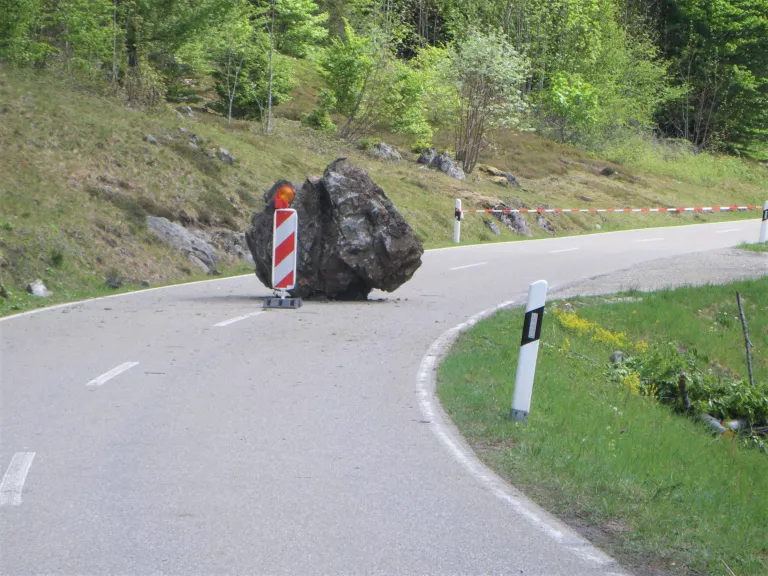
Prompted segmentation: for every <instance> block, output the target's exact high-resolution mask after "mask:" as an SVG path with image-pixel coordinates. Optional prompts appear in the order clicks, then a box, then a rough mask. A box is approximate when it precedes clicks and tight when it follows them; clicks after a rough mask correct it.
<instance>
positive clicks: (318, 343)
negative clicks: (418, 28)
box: [0, 221, 759, 576]
mask: <svg viewBox="0 0 768 576" xmlns="http://www.w3.org/2000/svg"><path fill="white" fill-rule="evenodd" d="M758 229H759V222H758V221H740V222H725V223H719V224H712V225H698V226H686V227H677V228H663V229H652V230H638V231H629V232H621V233H608V234H599V235H592V236H584V237H569V238H559V239H551V240H543V241H529V242H517V243H508V244H494V245H485V246H471V247H460V248H455V249H446V250H435V251H430V252H428V253H426V254H425V256H424V265H423V266H422V268H421V269H420V270H419V271H418V272H417V273H416V275H415V277H414V278H413V280H412V281H411V282H409V283H408V284H406V285H405V286H404V287H403V288H401V289H400V290H398V291H397V292H396V293H394V294H388V295H385V294H374V295H373V296H374V298H381V300H373V301H369V302H361V303H313V302H308V303H306V304H305V306H304V307H303V308H301V309H300V310H298V311H284V310H279V311H269V312H265V313H261V312H260V306H261V300H260V299H259V297H264V296H267V295H269V291H268V290H267V289H266V288H264V287H263V286H261V285H260V284H259V282H258V280H257V279H256V278H255V277H253V276H249V277H239V278H234V279H224V280H217V281H211V282H205V283H197V284H191V285H184V286H178V287H173V288H169V289H157V290H147V291H144V292H141V293H136V294H131V295H123V296H120V297H112V298H107V299H100V300H95V301H91V302H87V303H84V304H79V305H75V306H67V307H61V308H56V309H54V310H49V311H43V312H39V313H33V314H27V315H22V316H18V317H14V318H9V319H5V320H4V321H0V344H1V346H2V348H0V362H1V366H0V377H1V382H0V393H1V396H0V400H1V402H2V403H1V404H0V416H2V421H1V423H0V434H1V435H0V474H1V475H3V477H4V479H3V483H2V485H0V573H2V574H7V575H9V576H23V575H32V574H51V575H76V574H77V575H100V576H101V575H165V574H167V575H170V574H179V575H181V574H183V575H197V574H200V575H203V574H206V575H213V574H217V575H219V574H220V575H224V574H297V575H306V576H310V575H330V574H441V575H442V574H521V575H525V576H537V575H540V576H545V575H558V574H563V575H584V576H587V575H589V576H595V575H607V574H622V573H623V570H622V569H621V568H620V567H619V566H617V565H616V564H615V563H614V562H613V561H611V559H610V558H608V557H607V556H605V555H603V554H602V553H601V552H599V551H598V550H597V549H595V548H593V547H591V546H590V545H589V544H588V543H586V542H585V541H583V540H582V539H580V538H579V537H578V536H576V535H575V534H574V533H572V532H571V531H569V530H568V529H567V528H565V527H564V526H563V525H561V524H559V523H558V522H557V521H555V520H553V519H552V518H550V517H549V516H548V515H546V514H544V513H543V512H541V511H539V510H537V509H536V508H535V507H533V506H532V505H530V503H527V501H526V500H525V499H524V498H522V497H520V496H519V495H516V493H515V491H514V489H512V488H509V487H503V486H502V487H501V488H499V479H498V478H495V477H494V476H493V475H491V474H489V473H488V471H487V470H484V469H482V467H479V465H478V463H477V461H475V460H473V457H472V455H471V454H468V453H467V451H466V448H465V447H463V446H462V444H461V441H460V439H458V438H456V436H455V432H454V431H453V430H452V428H451V426H450V425H449V424H446V423H445V422H444V421H443V419H442V418H441V417H440V414H439V412H440V409H439V406H437V404H436V403H435V401H434V399H433V398H431V397H425V392H424V390H423V389H422V384H421V383H420V382H419V377H420V367H422V365H423V363H424V361H425V358H424V356H425V354H426V353H427V351H428V350H429V349H430V346H432V344H433V343H434V342H435V341H436V339H438V338H439V337H440V336H441V334H443V333H445V332H446V331H447V330H449V329H451V328H452V327H454V326H456V325H457V324H460V323H462V322H465V321H466V320H467V319H468V318H470V317H472V316H473V315H475V314H477V313H479V312H481V311H482V310H486V309H488V308H490V307H493V306H495V305H497V304H499V303H500V302H503V301H509V300H516V301H517V302H519V303H522V302H523V300H524V297H525V296H524V295H525V292H526V290H527V287H528V285H529V283H530V282H532V281H534V280H539V279H546V280H547V281H548V282H549V283H550V286H553V285H555V286H557V285H563V284H565V283H568V282H571V281H574V280H577V279H580V278H585V277H590V276H594V275H597V274H602V273H607V272H611V271H613V270H618V269H623V268H627V267H629V266H632V265H633V264H637V263H640V262H645V261H649V260H652V259H657V258H662V257H667V256H674V255H679V254H686V253H691V252H696V251H703V250H708V249H712V248H721V247H726V246H733V245H736V244H738V243H740V242H742V241H745V240H752V241H754V240H755V239H756V238H757V235H758ZM627 288H630V287H627ZM421 376H423V374H421ZM427 396H429V394H427ZM430 407H432V409H433V410H434V411H435V414H434V418H431V417H429V414H427V416H425V410H426V412H428V411H429V409H430ZM510 495H511V496H510Z"/></svg>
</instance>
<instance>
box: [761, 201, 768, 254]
mask: <svg viewBox="0 0 768 576" xmlns="http://www.w3.org/2000/svg"><path fill="white" fill-rule="evenodd" d="M766 235H768V200H766V201H765V204H763V223H762V224H761V225H760V243H761V244H765V241H766Z"/></svg>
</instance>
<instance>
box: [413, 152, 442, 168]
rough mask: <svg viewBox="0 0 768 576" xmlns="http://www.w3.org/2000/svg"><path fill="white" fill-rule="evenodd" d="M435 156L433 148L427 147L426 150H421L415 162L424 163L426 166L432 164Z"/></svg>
mask: <svg viewBox="0 0 768 576" xmlns="http://www.w3.org/2000/svg"><path fill="white" fill-rule="evenodd" d="M435 158H437V152H436V151H435V149H434V148H427V149H426V150H424V151H422V153H421V154H420V155H419V158H418V159H417V160H416V163H417V164H424V165H426V166H433V163H434V161H435Z"/></svg>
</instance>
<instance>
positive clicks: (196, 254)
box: [147, 216, 221, 274]
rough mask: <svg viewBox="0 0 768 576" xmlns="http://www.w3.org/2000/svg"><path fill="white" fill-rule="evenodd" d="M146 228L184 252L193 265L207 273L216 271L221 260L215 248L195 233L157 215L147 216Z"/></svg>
mask: <svg viewBox="0 0 768 576" xmlns="http://www.w3.org/2000/svg"><path fill="white" fill-rule="evenodd" d="M147 229H148V230H149V231H150V232H151V233H152V234H154V235H155V236H157V237H158V238H160V239H161V240H164V241H165V242H167V243H168V244H170V245H171V246H173V247H174V248H176V249H177V250H181V251H182V252H184V253H185V254H186V255H187V258H189V261H190V262H191V263H192V264H194V265H195V266H198V267H199V268H201V269H203V270H205V271H206V272H208V273H209V274H214V273H216V263H217V262H219V261H220V260H221V257H220V256H219V254H218V253H217V252H216V249H215V248H213V247H212V246H211V245H210V244H209V243H208V242H206V241H205V240H203V239H201V238H200V237H199V236H198V235H196V234H195V233H193V232H190V231H189V230H187V229H186V228H184V226H182V225H180V224H176V223H175V222H171V221H170V220H168V219H167V218H160V217H158V216H147Z"/></svg>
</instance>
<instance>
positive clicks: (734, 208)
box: [461, 206, 762, 214]
mask: <svg viewBox="0 0 768 576" xmlns="http://www.w3.org/2000/svg"><path fill="white" fill-rule="evenodd" d="M757 209H762V208H760V207H759V206H694V207H691V208H519V209H508V210H461V213H462V214H474V213H482V214H528V213H538V214H560V213H566V212H579V213H600V212H608V213H614V212H619V213H630V212H631V213H635V212H737V211H745V210H757Z"/></svg>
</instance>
